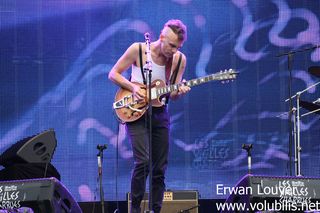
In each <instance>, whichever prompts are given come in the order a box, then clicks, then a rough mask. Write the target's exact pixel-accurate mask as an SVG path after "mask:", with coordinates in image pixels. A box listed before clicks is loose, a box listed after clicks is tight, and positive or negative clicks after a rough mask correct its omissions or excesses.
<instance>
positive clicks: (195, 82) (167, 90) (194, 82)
mask: <svg viewBox="0 0 320 213" xmlns="http://www.w3.org/2000/svg"><path fill="white" fill-rule="evenodd" d="M219 76H220V77H219ZM214 80H226V79H225V78H223V76H222V75H220V74H211V75H207V76H204V77H200V78H195V79H192V80H189V81H186V82H181V83H178V84H173V85H169V86H166V87H162V88H157V96H158V97H160V96H162V95H165V94H168V93H171V92H174V91H177V90H179V87H180V86H182V85H185V86H188V87H193V86H198V85H200V84H203V83H207V82H210V81H214Z"/></svg>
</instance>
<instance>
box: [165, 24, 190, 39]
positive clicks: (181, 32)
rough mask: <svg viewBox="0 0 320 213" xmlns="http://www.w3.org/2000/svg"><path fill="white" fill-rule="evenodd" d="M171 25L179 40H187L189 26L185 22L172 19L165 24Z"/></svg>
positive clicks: (166, 25)
mask: <svg viewBox="0 0 320 213" xmlns="http://www.w3.org/2000/svg"><path fill="white" fill-rule="evenodd" d="M165 27H169V28H170V29H171V30H172V31H173V32H174V33H175V34H176V35H177V36H178V39H179V41H182V42H184V41H186V40H187V27H186V25H184V23H183V22H182V21H180V20H178V19H171V20H169V21H168V22H167V23H165V24H164V26H163V28H165Z"/></svg>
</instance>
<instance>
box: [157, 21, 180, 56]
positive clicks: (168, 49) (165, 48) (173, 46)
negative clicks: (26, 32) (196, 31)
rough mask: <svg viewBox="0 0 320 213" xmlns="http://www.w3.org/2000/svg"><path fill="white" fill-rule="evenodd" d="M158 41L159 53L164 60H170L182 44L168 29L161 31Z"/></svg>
mask: <svg viewBox="0 0 320 213" xmlns="http://www.w3.org/2000/svg"><path fill="white" fill-rule="evenodd" d="M160 40H161V52H162V54H163V55H164V56H165V57H166V58H172V56H173V55H174V54H175V53H176V52H177V51H178V50H179V49H180V48H181V47H182V44H183V42H182V41H179V39H178V35H176V34H175V33H174V32H173V31H172V30H171V29H170V28H169V27H165V28H164V29H163V31H162V33H161V35H160Z"/></svg>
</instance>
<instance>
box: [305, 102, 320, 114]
mask: <svg viewBox="0 0 320 213" xmlns="http://www.w3.org/2000/svg"><path fill="white" fill-rule="evenodd" d="M300 105H301V106H302V107H303V108H305V109H306V110H308V111H310V112H311V111H314V110H317V109H320V105H318V104H314V103H311V102H307V101H302V100H301V101H300ZM315 113H316V114H318V115H320V111H317V112H315Z"/></svg>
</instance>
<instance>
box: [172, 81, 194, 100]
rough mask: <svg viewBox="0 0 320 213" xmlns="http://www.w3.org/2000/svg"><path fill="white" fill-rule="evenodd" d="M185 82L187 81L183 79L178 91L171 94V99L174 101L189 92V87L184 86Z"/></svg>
mask: <svg viewBox="0 0 320 213" xmlns="http://www.w3.org/2000/svg"><path fill="white" fill-rule="evenodd" d="M185 82H187V81H186V80H185V79H183V80H182V82H181V83H180V86H179V89H178V91H175V92H172V93H171V94H170V98H171V99H173V100H176V99H177V98H178V97H179V96H181V95H184V94H186V93H188V92H189V91H190V90H191V88H190V87H188V86H186V85H185Z"/></svg>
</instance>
